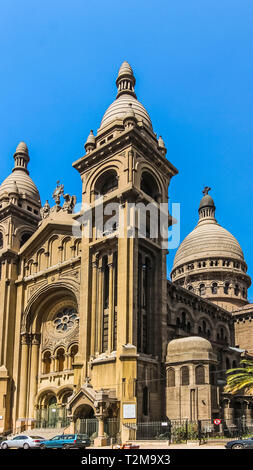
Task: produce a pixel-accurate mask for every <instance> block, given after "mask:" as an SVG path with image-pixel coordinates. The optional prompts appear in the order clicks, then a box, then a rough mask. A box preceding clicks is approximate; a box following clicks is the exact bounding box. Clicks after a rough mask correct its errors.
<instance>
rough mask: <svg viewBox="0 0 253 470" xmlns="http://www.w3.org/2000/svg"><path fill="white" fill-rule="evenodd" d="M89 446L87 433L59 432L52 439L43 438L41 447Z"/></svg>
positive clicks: (81, 447) (69, 447)
mask: <svg viewBox="0 0 253 470" xmlns="http://www.w3.org/2000/svg"><path fill="white" fill-rule="evenodd" d="M88 446H90V438H89V437H88V436H87V434H61V435H59V436H55V437H53V438H52V439H49V440H44V441H43V442H42V443H41V445H40V448H41V449H49V448H51V449H71V448H72V449H74V448H76V449H77V448H79V449H85V447H88Z"/></svg>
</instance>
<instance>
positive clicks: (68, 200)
mask: <svg viewBox="0 0 253 470" xmlns="http://www.w3.org/2000/svg"><path fill="white" fill-rule="evenodd" d="M62 196H63V199H64V200H65V202H64V204H63V206H62V210H63V211H65V212H67V213H68V214H72V212H73V210H74V207H75V205H76V196H70V195H69V194H63V195H62Z"/></svg>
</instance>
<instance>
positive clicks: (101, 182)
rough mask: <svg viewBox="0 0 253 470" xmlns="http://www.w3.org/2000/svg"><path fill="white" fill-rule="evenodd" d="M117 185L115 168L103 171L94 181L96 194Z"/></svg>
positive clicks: (100, 194) (103, 193) (114, 187)
mask: <svg viewBox="0 0 253 470" xmlns="http://www.w3.org/2000/svg"><path fill="white" fill-rule="evenodd" d="M117 187H118V175H117V172H116V171H115V170H108V171H106V172H105V173H103V174H102V175H101V176H100V177H99V178H98V179H97V181H96V184H95V193H96V195H97V196H104V195H105V194H107V193H109V192H111V191H114V190H115V189H117Z"/></svg>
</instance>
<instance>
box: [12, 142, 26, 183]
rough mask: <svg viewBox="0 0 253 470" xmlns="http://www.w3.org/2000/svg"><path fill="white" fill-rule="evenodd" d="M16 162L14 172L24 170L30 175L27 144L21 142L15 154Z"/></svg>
mask: <svg viewBox="0 0 253 470" xmlns="http://www.w3.org/2000/svg"><path fill="white" fill-rule="evenodd" d="M13 157H14V160H15V166H14V168H13V170H12V171H15V170H23V171H25V172H26V173H27V174H28V175H29V171H28V170H27V165H28V162H29V160H30V158H29V152H28V147H27V145H26V143H25V142H20V143H19V144H18V146H17V148H16V152H15V153H14V156H13Z"/></svg>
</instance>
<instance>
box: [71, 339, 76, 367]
mask: <svg viewBox="0 0 253 470" xmlns="http://www.w3.org/2000/svg"><path fill="white" fill-rule="evenodd" d="M77 353H78V346H77V344H74V345H73V346H72V347H71V350H70V357H71V367H72V366H73V364H74V361H75V356H76V355H77Z"/></svg>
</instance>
